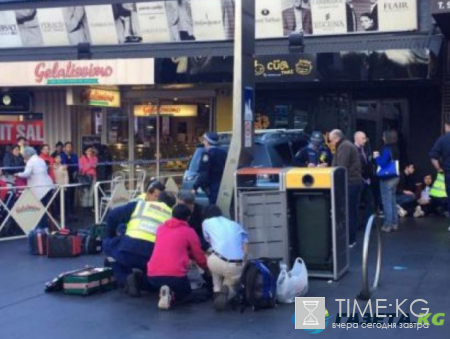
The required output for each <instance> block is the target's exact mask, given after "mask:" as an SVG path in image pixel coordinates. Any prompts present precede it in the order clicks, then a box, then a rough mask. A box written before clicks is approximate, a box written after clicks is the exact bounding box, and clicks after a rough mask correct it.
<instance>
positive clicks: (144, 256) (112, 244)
mask: <svg viewBox="0 0 450 339" xmlns="http://www.w3.org/2000/svg"><path fill="white" fill-rule="evenodd" d="M137 204H138V201H132V202H130V203H128V204H126V205H125V206H120V207H116V208H114V209H112V210H111V211H110V212H109V214H108V219H107V222H106V232H107V237H106V239H104V240H103V248H104V251H105V254H106V255H107V256H110V257H113V258H114V259H115V262H114V263H113V264H112V268H113V271H114V276H115V278H116V281H117V282H118V283H119V284H123V283H125V281H126V279H127V276H128V275H129V274H131V272H132V269H133V268H139V269H141V270H142V271H143V272H146V270H147V262H148V260H149V259H150V257H151V255H152V253H153V247H154V244H153V243H152V242H149V241H144V240H140V239H133V238H131V237H129V236H126V235H125V232H126V229H127V223H128V222H129V221H130V220H131V216H132V215H133V212H134V210H135V209H136V206H137ZM143 280H146V279H143ZM142 287H143V288H146V286H142Z"/></svg>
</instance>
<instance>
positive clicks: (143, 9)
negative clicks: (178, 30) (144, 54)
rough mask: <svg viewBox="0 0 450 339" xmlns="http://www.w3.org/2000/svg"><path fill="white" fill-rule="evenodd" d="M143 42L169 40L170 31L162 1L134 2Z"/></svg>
mask: <svg viewBox="0 0 450 339" xmlns="http://www.w3.org/2000/svg"><path fill="white" fill-rule="evenodd" d="M136 6H137V13H138V18H139V26H140V28H141V35H142V39H143V42H169V41H170V40H171V38H170V31H169V23H168V20H167V14H166V6H165V4H164V1H155V2H140V3H137V4H136Z"/></svg>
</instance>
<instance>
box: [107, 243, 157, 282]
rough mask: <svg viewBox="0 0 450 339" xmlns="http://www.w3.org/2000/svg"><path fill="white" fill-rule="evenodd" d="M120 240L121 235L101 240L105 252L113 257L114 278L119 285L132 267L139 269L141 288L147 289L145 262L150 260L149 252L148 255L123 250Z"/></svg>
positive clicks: (125, 279) (125, 278) (124, 280)
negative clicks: (141, 273)
mask: <svg viewBox="0 0 450 339" xmlns="http://www.w3.org/2000/svg"><path fill="white" fill-rule="evenodd" d="M121 240H122V236H119V237H116V238H108V239H105V240H103V246H104V251H105V254H106V255H107V256H110V257H113V258H114V259H115V262H113V263H112V269H113V273H114V278H115V279H116V281H117V283H118V284H119V285H123V284H125V282H126V281H127V277H128V275H130V274H131V272H133V269H139V270H141V271H142V272H143V279H142V283H141V288H142V289H148V284H147V280H146V279H145V277H146V276H147V263H148V261H149V260H150V256H151V253H149V255H148V256H142V255H140V254H138V253H131V252H129V251H124V250H123V249H121V244H120V242H121Z"/></svg>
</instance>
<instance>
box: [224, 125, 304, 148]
mask: <svg viewBox="0 0 450 339" xmlns="http://www.w3.org/2000/svg"><path fill="white" fill-rule="evenodd" d="M217 134H218V135H219V147H220V146H225V145H227V144H229V143H230V142H231V136H232V133H231V132H219V133H217ZM307 137H308V136H307V135H306V133H305V132H304V130H303V129H269V130H268V129H263V130H255V143H261V144H262V143H264V144H267V143H276V142H279V141H282V142H284V141H288V140H293V139H304V138H307Z"/></svg>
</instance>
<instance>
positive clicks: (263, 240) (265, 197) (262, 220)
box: [238, 191, 289, 263]
mask: <svg viewBox="0 0 450 339" xmlns="http://www.w3.org/2000/svg"><path fill="white" fill-rule="evenodd" d="M238 201H239V216H238V218H239V222H240V223H241V225H242V226H243V227H244V228H245V230H246V231H247V232H248V238H249V255H248V257H249V258H250V259H256V258H261V257H267V258H279V259H282V260H283V261H284V262H285V263H289V257H288V255H289V247H288V229H287V204H286V193H285V192H274V191H259V192H242V193H241V194H240V195H239V199H238Z"/></svg>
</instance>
